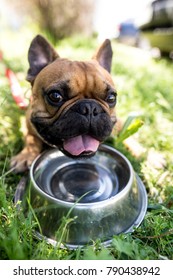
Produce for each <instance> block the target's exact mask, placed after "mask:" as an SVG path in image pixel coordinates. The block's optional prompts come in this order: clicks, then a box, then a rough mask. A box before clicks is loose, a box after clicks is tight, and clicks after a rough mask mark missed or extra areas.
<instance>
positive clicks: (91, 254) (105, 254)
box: [83, 247, 114, 260]
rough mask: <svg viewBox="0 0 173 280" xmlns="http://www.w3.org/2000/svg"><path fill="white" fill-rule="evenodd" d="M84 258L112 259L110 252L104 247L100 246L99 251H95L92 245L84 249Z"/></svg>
mask: <svg viewBox="0 0 173 280" xmlns="http://www.w3.org/2000/svg"><path fill="white" fill-rule="evenodd" d="M83 259H84V260H114V258H113V256H111V254H110V252H109V250H108V249H106V248H101V250H100V251H98V252H96V251H95V250H94V249H93V248H92V247H89V248H87V249H86V250H85V251H84V256H83Z"/></svg>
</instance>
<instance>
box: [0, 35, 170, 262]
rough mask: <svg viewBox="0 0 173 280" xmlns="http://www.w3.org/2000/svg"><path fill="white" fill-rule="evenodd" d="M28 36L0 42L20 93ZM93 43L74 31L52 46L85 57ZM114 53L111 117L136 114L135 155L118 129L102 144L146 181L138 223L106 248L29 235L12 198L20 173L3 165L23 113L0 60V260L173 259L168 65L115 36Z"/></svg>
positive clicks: (18, 141)
mask: <svg viewBox="0 0 173 280" xmlns="http://www.w3.org/2000/svg"><path fill="white" fill-rule="evenodd" d="M31 35H32V34H29V35H28V37H27V36H26V38H25V40H24V39H23V41H22V40H21V38H20V39H19V38H18V37H19V35H17V34H15V36H14V35H13V36H10V37H8V38H7V40H4V45H3V44H2V46H1V47H2V51H3V53H4V58H5V62H6V63H7V64H8V66H10V68H11V69H12V70H13V71H14V72H15V73H16V75H17V78H18V80H19V82H20V84H21V87H22V89H23V91H24V92H27V91H28V90H29V84H28V83H27V82H26V81H25V75H26V72H27V67H28V64H27V49H28V45H29V39H30V38H32V36H31ZM18 39H19V40H20V42H19V41H18ZM12 46H13V51H12V49H11V48H12ZM96 47H97V42H96V40H94V39H93V40H91V39H84V38H79V37H74V38H71V39H66V40H63V41H61V42H58V44H57V46H56V48H57V50H58V51H59V54H60V55H61V56H64V57H65V56H67V57H69V58H73V59H88V58H90V57H91V56H92V54H93V51H94V49H95V48H96ZM113 51H114V58H113V65H112V74H113V79H114V81H115V84H116V87H117V92H118V103H117V115H118V116H119V117H120V118H121V119H122V120H123V121H125V120H126V119H127V117H128V116H129V115H130V114H132V113H134V112H135V113H137V114H138V116H139V117H138V118H140V120H141V121H142V122H143V126H142V127H141V128H140V129H139V130H138V132H137V133H135V134H134V135H133V139H132V140H133V141H134V142H135V148H136V150H135V155H134V152H132V151H131V150H128V149H127V148H126V146H125V145H124V143H122V142H121V141H118V137H117V134H116V132H114V133H113V137H112V138H111V139H110V140H109V141H108V143H109V144H110V145H113V146H114V147H115V148H117V149H118V150H120V151H121V152H122V153H124V154H125V155H126V156H127V158H129V160H130V161H131V163H132V165H133V167H134V169H135V171H136V172H137V173H138V174H139V176H140V177H141V179H142V181H143V182H144V184H145V186H146V190H147V193H148V210H147V214H146V216H145V219H144V221H143V222H142V224H141V226H140V227H139V228H137V229H135V230H134V232H133V233H130V234H121V235H119V236H114V237H113V239H112V244H111V245H110V247H108V248H104V247H103V246H102V244H101V242H100V240H96V241H95V243H94V244H93V246H86V247H85V248H83V249H80V248H79V249H77V250H68V249H66V248H64V249H62V248H60V247H58V246H57V247H53V246H52V245H50V244H47V243H46V242H45V241H38V240H37V239H36V238H35V237H34V235H33V231H34V229H35V228H36V226H37V224H36V222H35V221H34V220H33V219H32V215H29V216H28V217H27V218H26V217H25V216H24V214H23V213H22V211H18V210H17V209H16V207H15V206H14V203H13V197H14V193H15V189H16V185H17V184H18V182H19V180H20V178H21V177H22V175H21V174H19V175H16V174H14V173H13V172H11V171H10V170H9V162H10V158H11V156H13V155H14V154H16V153H17V152H18V151H19V150H20V149H21V147H22V145H23V140H22V133H21V119H22V118H23V117H24V114H25V112H24V111H22V110H21V109H19V108H18V106H17V105H16V104H15V103H14V101H13V99H12V96H11V93H10V88H9V84H8V81H7V78H6V77H5V74H4V72H5V65H4V63H3V62H0V72H1V78H0V104H1V106H0V116H1V117H0V139H1V141H0V207H1V208H0V259H132V260H135V259H142V260H145V259H173V183H172V182H173V164H172V162H173V156H172V152H173V141H172V139H173V114H172V104H173V65H172V62H171V61H166V60H162V59H161V60H158V61H156V60H154V59H152V58H150V56H149V55H148V54H147V53H145V52H144V51H142V50H138V49H134V48H130V47H126V46H123V45H119V44H117V43H116V42H113Z"/></svg>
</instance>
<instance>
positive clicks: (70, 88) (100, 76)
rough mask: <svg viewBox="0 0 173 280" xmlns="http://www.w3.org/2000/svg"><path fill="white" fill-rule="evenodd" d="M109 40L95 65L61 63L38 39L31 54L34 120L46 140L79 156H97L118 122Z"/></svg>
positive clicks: (97, 55) (64, 150)
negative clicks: (97, 151)
mask: <svg viewBox="0 0 173 280" xmlns="http://www.w3.org/2000/svg"><path fill="white" fill-rule="evenodd" d="M111 58H112V50H111V46H110V42H109V41H108V40H107V41H105V43H104V44H103V45H102V46H101V48H100V49H99V50H98V51H97V53H96V55H95V56H94V58H93V59H92V60H91V61H87V62H77V61H70V60H67V59H61V58H60V57H59V56H58V55H57V54H56V52H55V51H54V50H53V48H52V47H51V46H50V45H49V43H48V42H47V41H46V40H45V39H44V38H43V37H41V36H37V37H36V39H35V40H34V41H33V42H32V44H31V46H30V50H29V62H30V69H29V71H28V77H27V78H28V80H29V81H30V82H31V84H32V94H33V95H32V101H31V105H30V111H31V113H30V120H31V123H32V125H34V128H35V130H36V131H37V133H38V135H39V136H40V137H41V139H42V140H43V141H44V142H46V143H47V144H49V145H50V146H56V147H59V148H60V149H61V150H62V151H63V152H64V153H65V154H67V155H69V156H73V157H79V156H91V155H93V154H94V153H95V152H96V150H97V148H98V146H99V144H100V142H102V141H104V140H105V139H106V138H107V137H108V136H109V135H110V133H111V131H112V128H113V125H114V123H115V121H116V117H115V110H114V107H115V104H116V91H115V88H114V84H113V81H112V79H111V76H110V74H109V71H110V67H111Z"/></svg>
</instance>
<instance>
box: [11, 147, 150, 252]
mask: <svg viewBox="0 0 173 280" xmlns="http://www.w3.org/2000/svg"><path fill="white" fill-rule="evenodd" d="M28 190H29V197H30V204H31V206H32V208H33V209H34V212H35V215H36V217H37V219H38V221H39V225H40V226H39V228H40V231H41V235H40V234H39V233H38V235H39V236H44V237H46V238H47V240H48V241H49V242H53V243H54V242H58V241H59V242H62V243H63V244H65V246H67V247H69V248H76V247H78V246H83V245H86V244H90V243H91V242H92V241H93V240H96V239H100V240H101V241H102V242H103V243H104V245H108V244H109V243H110V242H111V239H112V237H113V236H114V235H117V234H120V233H127V232H131V231H133V228H134V227H137V226H139V225H140V223H141V222H142V220H143V218H144V216H145V213H146V209H147V194H146V190H145V187H144V185H143V183H142V182H141V180H140V178H139V177H138V176H137V175H136V174H135V173H134V170H133V168H132V165H131V164H130V162H129V161H128V160H127V158H126V157H125V156H124V155H122V154H121V153H120V152H118V151H117V150H115V149H114V148H111V147H109V146H106V145H101V146H100V148H99V150H98V152H97V153H96V154H95V156H94V157H92V158H89V159H80V160H77V159H71V158H69V157H67V156H65V155H64V154H63V153H62V152H60V151H59V150H56V149H52V150H49V151H47V152H45V153H43V154H42V155H41V156H39V157H38V158H37V159H36V160H35V161H34V162H33V164H32V166H31V169H30V187H29V188H28ZM17 193H18V195H17V196H18V197H19V196H20V195H19V194H20V191H19V190H18V192H17ZM22 196H23V195H22ZM16 200H17V198H16Z"/></svg>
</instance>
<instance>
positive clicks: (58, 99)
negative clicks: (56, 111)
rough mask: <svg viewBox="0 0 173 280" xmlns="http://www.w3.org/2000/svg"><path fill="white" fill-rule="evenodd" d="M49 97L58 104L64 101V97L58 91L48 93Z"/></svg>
mask: <svg viewBox="0 0 173 280" xmlns="http://www.w3.org/2000/svg"><path fill="white" fill-rule="evenodd" d="M48 99H49V101H50V102H53V103H55V104H58V103H60V102H61V101H63V97H62V95H61V94H60V93H59V92H58V91H51V92H50V93H49V94H48Z"/></svg>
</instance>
